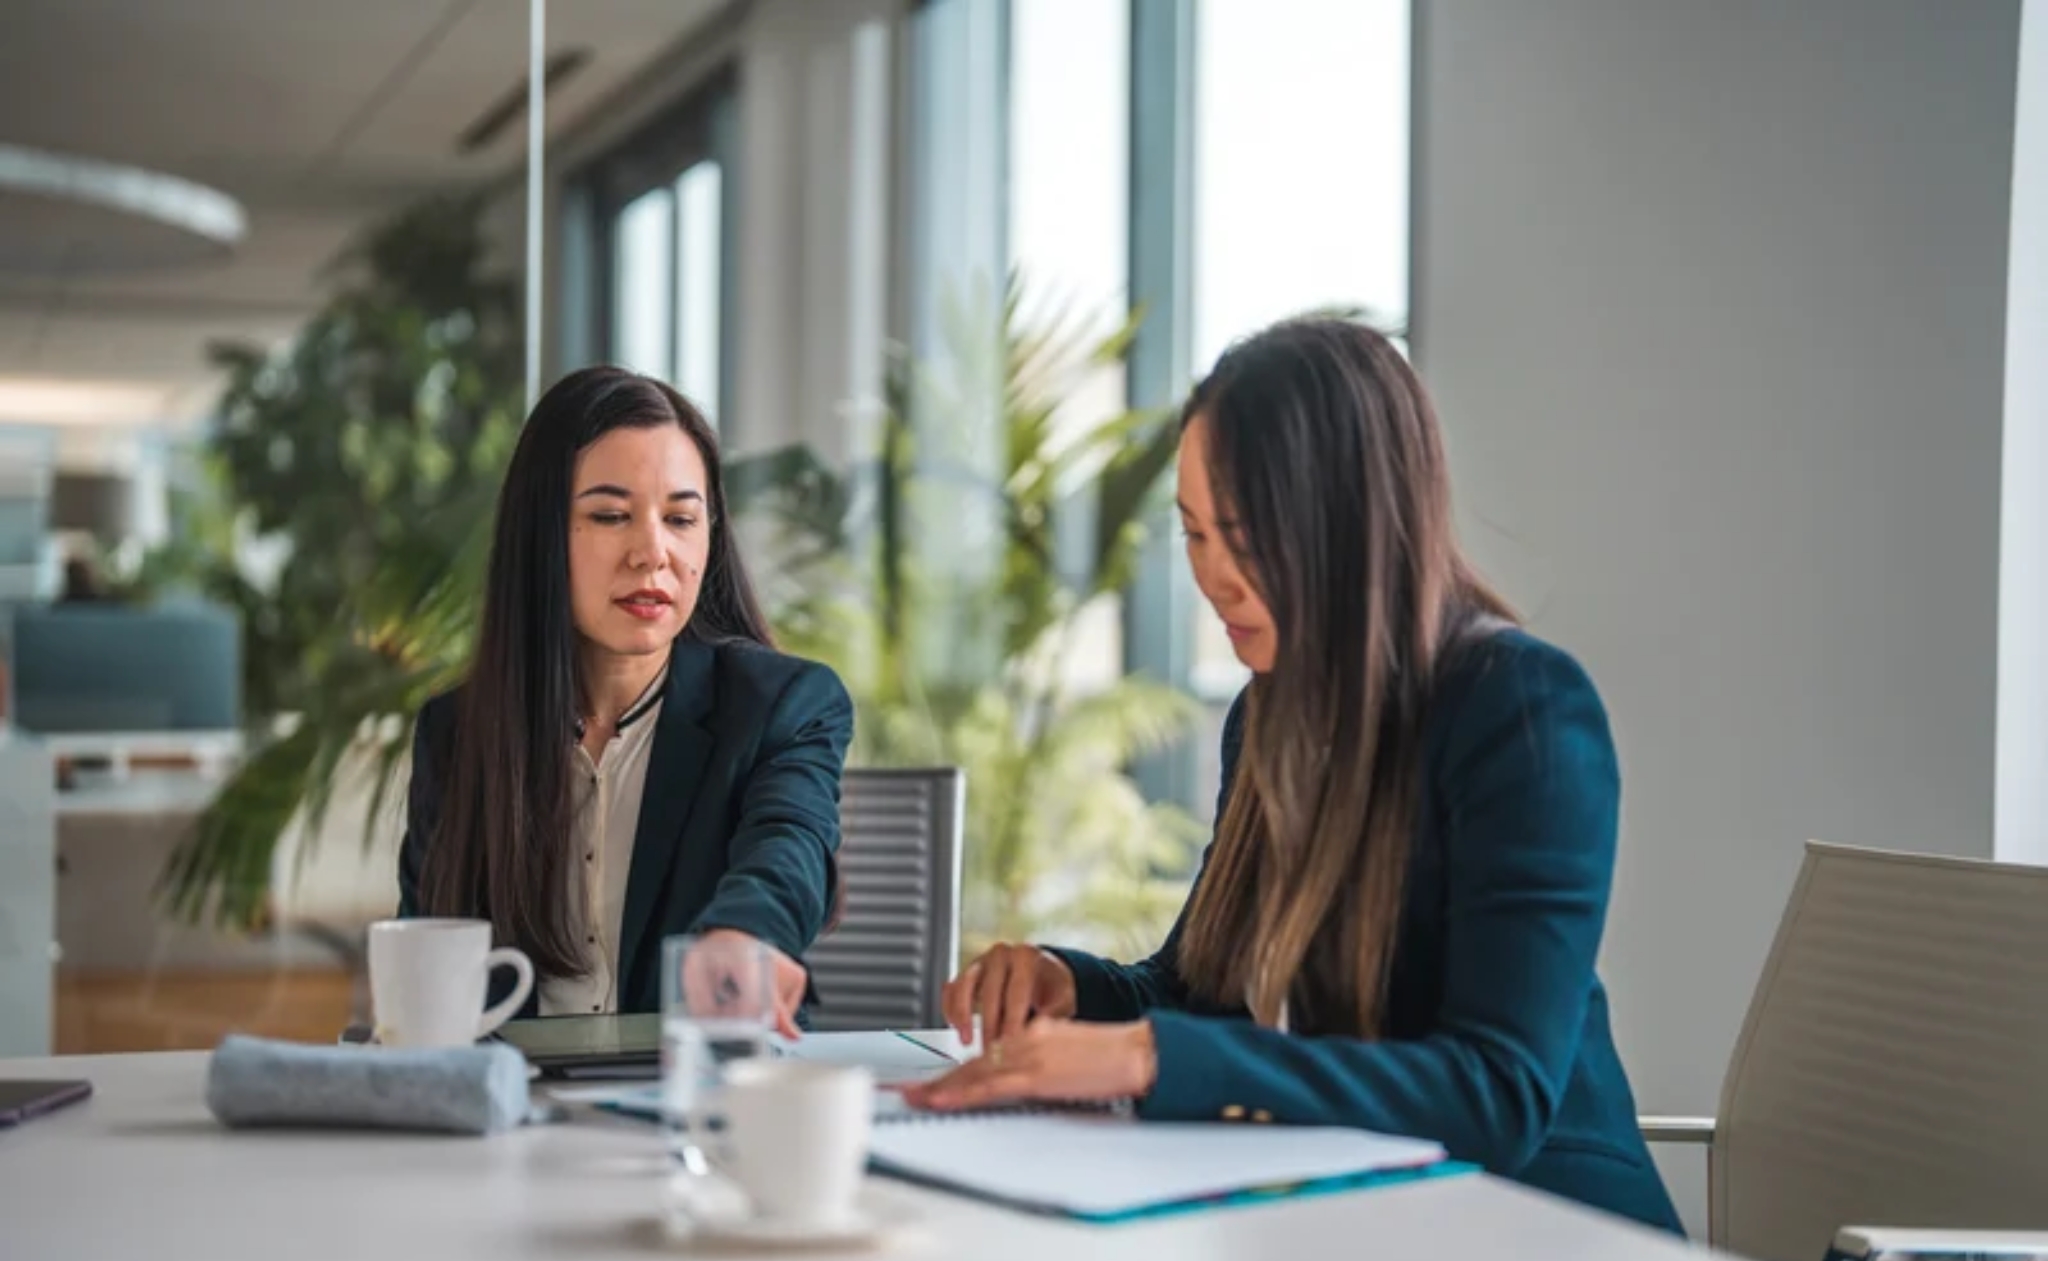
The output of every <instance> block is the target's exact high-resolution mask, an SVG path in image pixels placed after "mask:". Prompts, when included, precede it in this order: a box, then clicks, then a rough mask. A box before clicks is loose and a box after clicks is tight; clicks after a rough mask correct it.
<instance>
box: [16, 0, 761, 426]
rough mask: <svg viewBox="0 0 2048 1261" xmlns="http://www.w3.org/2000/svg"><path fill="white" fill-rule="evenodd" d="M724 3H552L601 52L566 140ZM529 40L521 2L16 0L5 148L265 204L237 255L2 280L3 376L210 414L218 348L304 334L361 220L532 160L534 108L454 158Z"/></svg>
mask: <svg viewBox="0 0 2048 1261" xmlns="http://www.w3.org/2000/svg"><path fill="white" fill-rule="evenodd" d="M723 7H724V3H723V0H556V2H555V3H554V4H551V5H550V6H549V15H548V16H549V27H550V29H549V33H548V35H549V38H548V47H549V49H550V51H557V50H562V49H566V48H569V47H582V48H587V49H588V50H589V51H590V53H591V56H590V58H589V60H588V61H587V62H586V63H585V64H584V66H583V67H582V69H581V70H579V71H578V72H577V73H576V74H574V75H573V76H571V77H570V78H568V79H566V80H564V81H562V82H561V83H560V85H559V86H558V87H557V88H556V89H555V91H554V92H553V93H552V94H551V95H550V97H549V99H548V123H549V132H550V134H551V135H559V134H561V133H562V132H564V131H566V130H569V129H571V128H574V127H576V126H578V125H579V124H580V123H581V122H583V121H584V119H585V118H586V116H587V115H588V114H589V113H590V111H591V110H592V109H593V108H596V107H599V106H601V105H602V103H603V102H604V101H605V100H606V99H607V98H610V97H612V96H613V95H614V94H615V93H616V92H617V91H618V90H619V89H620V88H621V87H622V86H623V85H624V83H625V82H626V81H627V80H629V79H631V78H632V77H633V76H634V75H636V74H637V73H639V72H640V71H642V70H644V69H646V68H647V67H648V65H649V63H650V62H652V61H654V60H655V59H657V58H659V57H661V56H663V55H665V54H668V53H670V52H671V51H672V50H673V49H675V48H676V46H677V45H678V44H680V43H682V42H683V41H685V40H686V39H687V37H688V36H689V35H691V34H692V33H693V32H695V31H697V30H698V29H699V28H701V27H702V26H703V24H704V23H706V22H707V21H708V20H709V19H710V18H712V17H713V16H714V15H715V14H716V13H717V12H718V11H719V10H720V9H721V8H723ZM526 41H527V5H526V3H525V0H340V2H337V0H0V142H8V143H14V144H20V145H27V146H32V147H36V148H43V149H51V150H57V151H61V152H66V153H73V154H78V155H82V156H87V157H93V158H99V159H104V160H112V161H120V162H127V163H133V164H135V165H139V166H144V167H149V168H152V169H155V170H160V171H164V172H167V173H169V174H173V175H178V176H182V177H184V178H186V179H190V180H196V181H198V182H200V183H203V184H207V185H211V186H212V187H215V188H218V189H220V190H221V191H223V192H226V193H228V194H230V195H232V196H234V197H236V198H238V199H239V200H240V201H241V202H242V204H243V206H244V208H245V209H246V211H247V212H248V216H249V232H248V236H247V238H246V239H245V240H244V242H243V244H242V245H241V247H240V248H239V250H238V251H237V252H236V254H235V256H234V257H233V258H232V259H230V260H228V261H226V262H223V263H217V264H204V265H199V266H195V267H190V268H187V269H185V270H180V271H176V272H166V273H134V274H128V275H119V276H93V277H77V276H74V277H69V278H60V279H51V278H47V277H45V278H34V277H28V276H8V275H4V274H0V387H4V386H5V384H6V382H7V381H8V379H10V378H13V379H28V380H33V381H36V382H38V383H50V382H54V383H59V384H62V383H69V382H76V383H79V384H80V385H105V384H114V385H122V386H130V387H143V388H145V389H147V390H153V391H160V396H161V399H162V403H161V406H160V409H159V412H158V414H157V415H156V416H153V417H151V418H150V419H151V420H152V421H154V422H163V423H173V424H175V423H179V422H183V421H187V420H189V419H191V418H193V417H194V416H196V415H198V414H200V413H202V412H203V411H204V410H205V409H206V408H207V406H208V405H209V403H210V402H211V399H212V395H213V391H214V389H215V388H216V382H215V380H214V379H213V378H212V376H211V375H210V373H209V371H208V369H207V368H206V365H205V359H204V353H205V347H206V345H207V343H208V342H209V341H212V340H215V339H218V338H224V337H233V338H251V339H262V340H272V339H278V338H282V337H284V336H287V335H289V333H290V332H291V330H292V329H293V328H294V327H295V326H296V325H297V323H298V321H299V320H300V319H302V318H303V316H304V315H305V313H306V312H307V311H308V310H310V309H311V308H312V306H313V305H314V303H315V302H316V300H317V296H318V294H317V288H316V281H317V275H316V274H317V272H318V270H319V268H320V267H321V265H322V264H323V263H324V262H325V261H326V260H327V259H328V258H330V257H331V256H332V255H333V254H334V252H335V251H336V250H337V248H338V247H340V246H341V245H342V244H343V242H344V241H346V239H347V238H348V236H349V234H350V233H351V232H352V231H353V230H355V229H357V228H358V227H360V226H361V225H362V224H363V223H364V222H366V221H367V220H368V219H370V218H372V217H374V216H375V215H377V214H379V213H381V212H384V211H388V210H390V209H392V208H394V207H396V206H398V205H400V204H403V203H404V202H406V201H408V200H410V199H412V198H414V197H417V196H420V195H422V194H425V193H429V192H433V191H436V190H443V189H448V188H451V187H465V186H472V185H475V184H478V183H481V182H487V181H490V180H493V179H499V178H503V177H506V176H508V175H511V174H514V173H516V172H517V171H519V170H520V169H522V168H523V164H524V156H525V122H524V114H523V112H522V113H521V114H520V115H519V116H518V117H517V118H515V119H514V120H513V122H512V124H511V125H510V126H508V127H506V128H505V129H503V130H502V131H501V132H500V134H499V135H498V137H497V138H496V140H495V141H494V142H493V143H492V144H491V145H490V146H489V147H488V148H486V149H485V150H483V151H481V152H478V153H474V154H467V155H465V154H461V153H459V152H458V151H457V137H458V136H459V135H460V134H461V133H462V132H463V131H464V130H465V129H467V128H468V127H469V126H470V125H471V124H472V123H473V122H474V121H475V120H476V119H477V118H478V117H479V116H481V115H482V114H483V113H484V112H485V111H487V110H488V109H490V108H491V106H492V105H494V104H495V103H497V102H498V101H499V100H500V99H501V98H502V97H503V96H504V95H505V94H506V93H507V92H510V91H513V90H515V89H518V88H519V87H520V86H521V85H522V84H523V83H524V81H525V72H526ZM6 230H7V224H6V223H5V222H4V221H0V232H5V231H6ZM5 419H19V418H0V420H5ZM107 419H108V421H109V422H114V421H118V420H121V419H123V418H119V417H111V416H110V417H108V418H107ZM129 419H132V418H129Z"/></svg>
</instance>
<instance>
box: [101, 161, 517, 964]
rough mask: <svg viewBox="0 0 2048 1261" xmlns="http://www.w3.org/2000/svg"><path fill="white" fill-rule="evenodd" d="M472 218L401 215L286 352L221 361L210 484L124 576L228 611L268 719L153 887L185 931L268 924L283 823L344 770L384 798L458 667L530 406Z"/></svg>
mask: <svg viewBox="0 0 2048 1261" xmlns="http://www.w3.org/2000/svg"><path fill="white" fill-rule="evenodd" d="M481 211H482V203H481V202H479V201H476V200H474V199H459V200H448V201H434V202H428V203H425V204H422V205H419V206H416V207H413V208H411V209H409V210H407V211H405V212H403V213H401V214H399V215H397V216H394V217H393V218H392V219H391V220H389V221H386V222H384V223H381V224H379V225H377V226H376V227H374V228H373V229H372V230H371V231H370V232H368V233H367V234H366V235H365V236H364V237H363V238H362V239H361V240H360V241H359V242H357V243H356V244H355V246H354V247H353V248H351V249H350V250H349V251H347V252H346V253H345V254H344V255H343V256H342V257H341V258H340V259H339V260H338V262H337V266H336V267H335V269H334V270H333V271H332V272H331V273H330V276H329V279H330V280H331V281H332V282H333V285H334V289H333V293H332V296H331V297H330V299H329V301H328V302H327V304H326V305H325V307H324V308H323V309H322V310H321V311H320V312H319V313H318V314H317V315H316V316H315V317H314V318H313V319H312V320H311V321H310V322H309V323H308V325H307V326H306V327H305V328H304V329H303V330H302V331H301V333H300V334H299V336H298V337H297V338H295V339H294V341H293V342H292V343H291V345H290V346H289V347H288V348H286V349H284V350H282V351H271V350H269V349H267V348H264V347H256V346H228V347H221V348H218V349H217V350H216V351H215V356H216V359H217V361H218V362H219V363H220V364H221V365H222V366H223V367H225V368H226V369H227V371H228V380H229V383H228V386H227V389H226V392H225V394H224V396H223V399H222V403H221V406H220V411H219V419H218V421H217V422H216V424H215V426H214V428H213V430H212V431H211V432H210V433H209V435H208V437H207V439H206V442H205V446H204V449H203V451H202V453H201V468H202V471H203V473H204V475H205V480H204V481H203V482H202V484H201V486H200V487H199V488H198V493H194V494H190V495H186V496H181V497H180V499H179V501H178V502H177V503H176V504H175V505H174V511H175V512H176V513H177V522H178V528H177V529H176V530H175V531H174V533H173V541H172V542H171V543H170V544H169V545H168V546H166V547H165V548H164V549H162V550H160V551H159V552H157V553H155V554H153V555H151V556H149V557H147V558H145V559H144V561H143V563H142V565H141V567H140V572H139V574H138V576H137V583H138V585H139V586H140V587H141V588H143V589H145V590H163V589H167V588H178V587H184V588H191V589H196V590H198V591H200V592H201V593H203V594H206V595H208V596H210V597H211V598H213V599H215V600H218V601H221V602H224V603H227V604H229V605H230V606H231V607H234V608H235V609H237V611H238V612H239V613H240V614H241V617H242V624H243V632H244V644H245V674H246V686H245V689H244V692H245V697H246V699H247V701H248V705H249V709H250V712H251V714H252V715H254V716H255V717H256V718H257V722H258V726H257V730H256V732H255V733H254V734H255V747H254V751H253V752H252V754H251V756H250V757H249V758H248V760H247V761H245V762H244V763H243V764H242V765H241V766H239V767H238V768H237V770H236V772H235V774H234V775H233V776H232V777H231V778H230V779H229V780H228V782H227V783H226V785H225V786H224V787H223V788H222V790H221V792H220V793H219V794H217V795H216V797H215V799H214V800H213V802H212V803H211V804H210V805H209V807H208V808H207V809H206V810H205V811H204V812H203V813H202V814H201V815H200V817H199V819H198V820H197V822H196V824H195V825H194V827H193V829H192V831H191V832H190V833H189V834H188V836H187V837H186V838H185V840H184V841H183V842H182V843H181V844H180V845H179V847H178V848H177V849H176V850H175V851H174V853H173V855H172V857H171V861H170V863H169V864H168V865H167V867H166V868H165V870H164V871H163V873H162V874H161V878H160V881H159V894H160V896H161V897H162V899H163V901H164V903H165V904H166V906H167V907H168V908H169V909H170V910H171V911H172V912H173V913H174V914H175V915H177V916H179V917H180V918H183V919H187V920H208V921H211V922H213V923H215V924H218V925H220V926H222V927H228V928H246V927H250V926H253V925H255V924H258V923H260V922H261V921H262V919H263V918H264V915H265V913H266V909H267V903H268V895H269V893H270V891H271V860H272V856H273V854H274V852H275V849H276V846H277V844H278V841H279V838H280V837H281V836H282V834H283V833H284V831H285V829H286V827H287V826H288V824H289V823H290V822H291V820H292V819H293V817H294V815H296V814H298V813H299V812H301V811H303V812H304V813H305V815H306V817H307V818H308V820H309V821H310V822H312V823H313V825H314V826H315V827H317V825H318V822H319V820H320V818H321V817H322V815H323V814H324V813H325V811H326V808H327V805H328V801H329V797H330V794H331V790H332V787H333V785H334V783H335V780H336V777H337V776H336V772H337V770H339V769H340V768H341V767H342V766H343V765H344V763H345V762H348V761H350V760H352V759H354V758H357V757H364V756H367V757H368V758H369V759H370V761H371V763H372V764H373V765H374V766H376V767H377V768H378V771H379V773H378V774H377V776H376V783H377V785H378V796H379V798H380V799H381V796H382V792H383V789H384V786H385V785H386V784H387V783H388V780H389V778H390V776H389V770H390V768H391V767H393V766H394V765H395V764H396V763H397V761H398V760H399V758H400V757H401V755H402V754H403V751H404V749H405V747H406V737H407V735H408V734H409V730H410V722H409V719H410V717H411V715H412V714H414V713H415V712H417V710H418V708H419V706H420V705H421V704H423V703H424V702H425V700H426V698H427V697H429V696H431V695H432V694H433V693H434V692H436V691H438V690H440V689H441V688H444V687H446V686H448V685H449V684H450V683H451V682H452V681H453V680H454V679H455V678H456V677H457V674H458V672H459V671H460V670H461V668H462V663H463V662H464V660H465V659H466V658H467V655H468V651H469V640H470V635H471V633H472V629H473V626H474V611H475V602H476V592H477V590H478V589H479V587H480V577H481V574H482V572H483V560H484V556H485V549H486V547H487V544H488V535H487V530H488V526H489V521H490V505H491V502H492V499H493V497H494V496H495V494H496V488H497V484H498V481H499V480H500V477H501V475H502V470H503V466H504V462H505V460H506V458H507V457H508V456H509V454H510V451H511V445H512V442H513V440H514V438H515V437H516V436H517V433H518V425H519V420H520V411H521V408H520V390H521V385H520V365H521V357H520V356H521V352H520V323H519V305H518V290H517V287H516V285H514V284H513V283H512V282H511V281H510V280H509V279H508V278H507V277H505V276H504V275H503V274H501V273H500V272H498V271H496V270H494V269H493V268H492V267H491V266H490V264H489V263H488V261H487V260H488V251H487V247H486V242H485V238H484V235H483V232H482V229H481ZM245 536H246V537H255V538H260V539H264V540H268V541H271V542H273V543H275V544H277V545H278V546H279V550H281V551H282V552H283V553H284V556H285V559H284V561H283V563H282V565H281V567H280V568H279V569H278V571H277V572H276V573H275V574H274V575H272V576H269V577H267V578H262V579H256V578H252V577H251V576H250V575H249V574H248V573H247V572H246V569H247V567H246V565H245V564H244V558H243V554H242V553H243V549H242V547H241V546H240V540H241V539H242V538H243V537H245ZM280 716H284V717H283V718H282V720H281V721H279V717H280ZM371 817H372V818H375V817H377V811H376V810H375V809H373V810H372V812H371ZM365 839H366V840H367V839H368V838H365Z"/></svg>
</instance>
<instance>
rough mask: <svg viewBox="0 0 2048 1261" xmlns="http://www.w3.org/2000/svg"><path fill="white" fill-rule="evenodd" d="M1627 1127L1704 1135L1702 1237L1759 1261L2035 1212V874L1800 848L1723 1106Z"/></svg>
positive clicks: (2044, 1172)
mask: <svg viewBox="0 0 2048 1261" xmlns="http://www.w3.org/2000/svg"><path fill="white" fill-rule="evenodd" d="M1643 1132H1644V1134H1645V1135H1646V1136H1647V1137H1648V1138H1649V1139H1650V1141H1652V1142H1705V1143H1708V1144H1710V1145H1711V1150H1710V1152H1709V1156H1708V1173H1709V1179H1710V1186H1709V1189H1708V1218H1709V1221H1708V1238H1709V1241H1710V1242H1711V1243H1712V1244H1713V1245H1714V1246H1715V1247H1717V1248H1725V1249H1728V1250H1730V1251H1733V1252H1736V1253H1739V1254H1741V1255H1743V1256H1748V1257H1755V1258H1758V1259H1759V1261H1814V1259H1815V1258H1817V1257H1820V1256H1823V1255H1825V1254H1826V1252H1827V1250H1828V1245H1829V1243H1830V1242H1831V1241H1832V1240H1833V1238H1834V1235H1835V1232H1836V1231H1837V1230H1838V1229H1840V1228H1842V1227H1845V1226H1851V1225H1870V1226H1896V1227H1934V1228H1953V1229H1959V1230H1969V1229H1971V1228H1976V1229H1983V1230H2024V1229H2029V1228H2041V1227H2048V1194H2044V1191H2043V1188H2048V869H2041V868H2034V867H2020V866H2014V865H2011V864H2002V863H1990V862H1982V861H1972V860H1967V859H1956V858H1937V857H1932V856H1924V855H1916V854H1889V853H1879V852H1876V851H1871V850H1858V849H1849V848H1846V847H1842V846H1835V845H1822V844H1819V843H1809V845H1808V846H1807V852H1806V862H1805V865H1804V867H1803V868H1802V869H1801V871H1800V874H1799V881H1798V883H1797V885H1795V886H1794V888H1793V891H1792V897H1791V899H1790V901H1789V903H1788V904H1787V906H1786V909H1785V917H1784V919H1783V920H1782V921H1781V922H1780V924H1779V927H1778V935H1777V938H1776V940H1775V941H1774V942H1773V943H1772V946H1771V953H1770V957H1769V959H1768V960H1767V961H1766V963H1765V965H1764V971H1763V975H1762V977H1761V978H1760V979H1759V980H1758V982H1757V988H1756V993H1755V995H1754V997H1753V998H1752V999H1751V1000H1750V1007H1749V1014H1748V1016H1747V1018H1746V1019H1745V1020H1744V1022H1743V1027H1742V1035H1741V1037H1740V1038H1739V1039H1738V1040H1737V1042H1736V1045H1735V1052H1734V1054H1733V1056H1731V1058H1730V1060H1729V1065H1728V1074H1727V1077H1726V1079H1725V1082H1724V1084H1723V1086H1722V1093H1721V1104H1720V1116H1719V1117H1718V1118H1717V1119H1715V1120H1706V1119H1697V1118H1690V1119H1688V1118H1669V1117H1646V1118H1644V1119H1643ZM1960 1242H1961V1241H1960V1240H1959V1243H1960ZM1960 1250H1967V1247H1966V1246H1965V1247H1963V1248H1961V1249H1960Z"/></svg>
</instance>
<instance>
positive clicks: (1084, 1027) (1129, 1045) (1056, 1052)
mask: <svg viewBox="0 0 2048 1261" xmlns="http://www.w3.org/2000/svg"><path fill="white" fill-rule="evenodd" d="M1158 1076H1159V1065H1158V1053H1157V1051H1156V1050H1155V1049H1154V1046H1153V1040H1152V1022H1151V1021H1149V1020H1134V1021H1130V1022H1128V1023H1124V1024H1083V1023H1077V1022H1075V1021H1071V1020H1053V1019H1041V1020H1035V1021H1033V1022H1032V1023H1031V1025H1030V1026H1029V1027H1027V1028H1026V1029H1025V1030H1024V1031H1023V1032H1021V1033H1018V1034H1015V1035H1014V1036H1011V1037H1008V1038H1003V1039H1001V1040H991V1041H990V1042H989V1043H988V1049H986V1050H985V1051H983V1052H982V1053H981V1054H980V1055H979V1056H977V1057H975V1058H974V1059H971V1060H969V1061H967V1062H966V1063H965V1064H962V1065H961V1066H960V1067H959V1068H956V1069H954V1070H953V1071H952V1072H950V1073H947V1074H946V1075H945V1076H944V1077H939V1078H935V1079H933V1080H931V1081H928V1082H923V1083H920V1084H918V1085H914V1086H907V1087H905V1088H904V1091H903V1098H904V1101H905V1102H907V1103H909V1104H910V1105H911V1106H912V1107H915V1108H929V1109H931V1110H932V1111H934V1112H955V1111H963V1110H966V1109H971V1108H984V1107H988V1106H990V1105H993V1104H1001V1103H1018V1102H1023V1101H1027V1100H1053V1101H1057V1102H1061V1103H1092V1102H1098V1101H1114V1100H1118V1099H1134V1098H1138V1097H1140V1096H1142V1095H1145V1094H1147V1093H1149V1092H1150V1091H1151V1089H1152V1083H1153V1082H1154V1081H1155V1080H1157V1078H1158Z"/></svg>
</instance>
